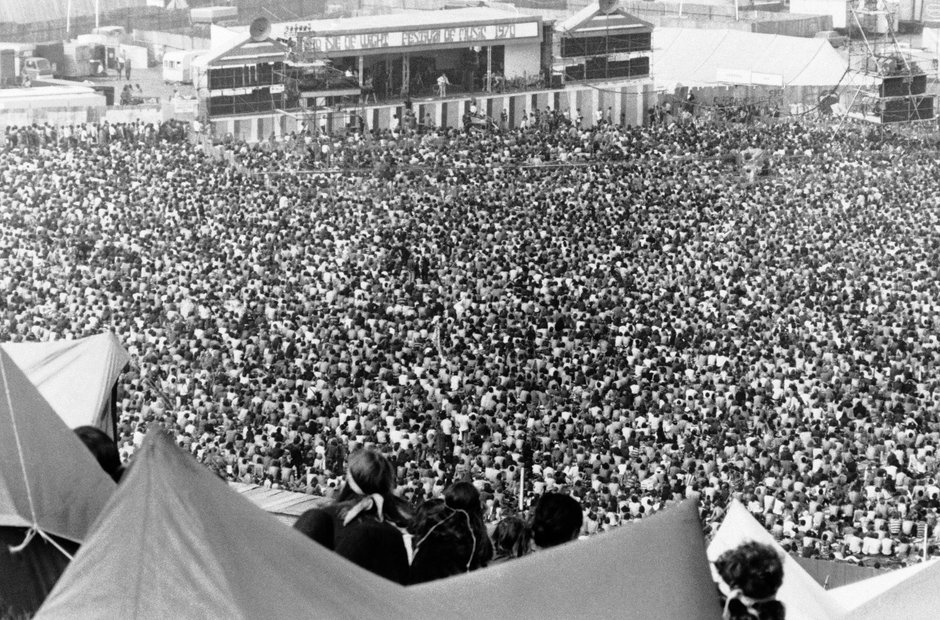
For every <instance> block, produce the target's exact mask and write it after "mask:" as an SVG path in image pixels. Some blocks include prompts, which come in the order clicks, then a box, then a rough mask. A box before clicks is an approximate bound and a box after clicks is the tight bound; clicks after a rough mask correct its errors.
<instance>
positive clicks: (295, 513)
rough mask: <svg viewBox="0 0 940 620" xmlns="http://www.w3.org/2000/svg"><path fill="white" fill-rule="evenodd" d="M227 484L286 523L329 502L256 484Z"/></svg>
mask: <svg viewBox="0 0 940 620" xmlns="http://www.w3.org/2000/svg"><path fill="white" fill-rule="evenodd" d="M229 486H230V487H232V488H233V489H235V490H236V491H238V492H239V493H241V495H242V497H244V498H246V499H249V500H251V503H253V504H254V505H255V506H257V507H258V508H260V509H262V510H264V511H265V512H268V513H271V514H273V515H274V516H275V517H277V518H278V519H280V520H281V521H282V522H284V523H286V524H287V525H293V524H294V521H296V520H297V518H298V517H299V516H300V515H302V514H303V513H305V512H307V511H308V510H310V509H311V508H319V507H320V506H323V505H324V504H328V503H329V502H330V500H328V499H327V498H325V497H322V496H320V495H307V494H306V493H295V492H293V491H284V490H281V489H266V488H264V487H263V486H259V485H257V484H245V483H243V482H230V483H229Z"/></svg>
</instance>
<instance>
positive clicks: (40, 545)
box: [0, 527, 78, 618]
mask: <svg viewBox="0 0 940 620" xmlns="http://www.w3.org/2000/svg"><path fill="white" fill-rule="evenodd" d="M26 531H27V530H26V528H23V527H0V618H7V617H11V618H19V617H20V616H32V615H33V614H34V613H36V610H37V609H39V607H40V605H42V602H43V601H44V600H46V597H47V596H48V595H49V593H50V592H51V591H52V587H53V586H54V585H55V583H56V581H58V580H59V577H60V576H61V575H62V573H63V571H65V567H66V566H68V563H69V559H68V558H67V557H65V556H64V555H63V554H62V552H61V551H59V550H58V549H56V548H55V547H54V546H52V545H51V544H49V543H48V542H46V541H45V540H43V539H42V538H41V537H39V536H34V537H33V539H32V540H31V541H30V543H29V544H28V545H27V546H26V548H25V549H23V550H22V551H20V552H17V553H11V552H10V547H11V546H13V547H15V546H16V545H19V544H21V543H22V542H23V539H24V538H25V536H26ZM55 540H56V542H57V543H58V544H59V545H61V546H62V548H63V549H65V550H66V551H68V552H69V553H70V554H71V555H73V556H74V554H75V553H76V552H77V551H78V544H77V543H74V542H72V541H70V540H65V539H63V538H58V537H56V539H55Z"/></svg>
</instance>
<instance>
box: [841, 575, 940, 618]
mask: <svg viewBox="0 0 940 620" xmlns="http://www.w3.org/2000/svg"><path fill="white" fill-rule="evenodd" d="M938 583H940V560H930V561H929V562H921V563H920V564H914V565H913V566H908V567H906V568H901V569H898V570H894V571H891V572H889V573H885V574H884V575H879V576H877V577H872V578H870V579H865V580H863V581H859V582H856V583H853V584H850V585H847V586H842V587H841V588H836V589H834V590H830V592H829V593H830V595H831V596H832V598H833V600H835V601H836V602H837V603H839V604H840V605H841V606H842V608H843V609H844V610H845V617H846V618H852V619H855V618H858V619H860V620H861V619H866V618H872V619H881V618H888V617H892V618H930V617H935V616H936V613H937V609H938V608H940V590H938V588H937V584H938Z"/></svg>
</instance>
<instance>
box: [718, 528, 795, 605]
mask: <svg viewBox="0 0 940 620" xmlns="http://www.w3.org/2000/svg"><path fill="white" fill-rule="evenodd" d="M712 578H713V579H714V580H715V583H716V584H717V585H718V591H719V592H720V594H721V600H722V603H723V605H724V614H723V616H722V617H723V618H724V619H725V620H784V618H785V617H786V609H785V608H784V605H783V603H781V602H780V601H778V600H777V599H776V595H777V590H779V589H780V586H781V584H783V562H782V560H781V558H780V555H779V554H778V553H777V552H776V551H775V550H774V548H773V547H771V546H770V545H764V544H761V543H758V542H746V543H744V544H741V545H739V546H737V547H735V548H734V549H729V550H728V551H725V552H724V553H722V554H721V555H720V556H718V559H717V560H716V561H715V563H714V564H713V565H712Z"/></svg>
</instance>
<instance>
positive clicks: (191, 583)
mask: <svg viewBox="0 0 940 620" xmlns="http://www.w3.org/2000/svg"><path fill="white" fill-rule="evenodd" d="M380 615H381V616H387V617H392V618H404V617H415V616H419V617H432V616H433V617H447V615H448V608H447V607H445V606H444V604H443V603H438V602H435V601H431V600H422V601H418V600H416V599H415V598H414V597H413V596H411V595H410V594H409V591H408V590H406V589H405V588H404V587H402V586H400V585H398V584H396V583H394V582H391V581H388V580H386V579H383V578H381V577H378V576H376V575H373V574H372V573H369V572H367V571H365V570H363V569H361V568H359V567H358V566H356V565H355V564H353V563H351V562H349V561H347V560H345V559H344V558H342V557H340V556H339V555H336V554H335V553H333V552H332V551H329V550H327V549H326V548H324V547H321V546H320V545H318V544H317V543H315V542H313V541H312V540H310V539H309V538H307V537H305V536H304V535H303V534H301V533H300V532H297V531H295V530H293V529H291V528H289V527H287V526H285V525H284V524H282V523H279V522H278V521H277V519H275V518H273V517H272V516H271V515H268V514H266V513H265V512H263V511H262V510H260V509H258V508H257V507H256V506H254V505H253V504H252V503H251V502H249V501H248V500H246V499H245V498H243V497H241V496H240V495H239V494H238V493H236V492H234V491H232V489H230V488H229V487H228V485H227V484H225V482H223V481H222V480H220V479H218V478H216V477H215V476H213V474H212V473H210V472H209V471H208V470H207V469H206V468H205V467H203V466H202V465H200V464H199V463H198V462H196V460H195V459H193V458H192V457H191V456H190V455H188V454H186V453H185V452H183V451H182V450H180V449H179V448H177V447H176V446H175V445H174V443H173V440H172V439H171V438H170V437H169V436H167V435H166V434H164V433H162V432H160V431H153V432H151V433H150V434H149V435H148V437H147V438H146V440H145V441H144V444H143V446H142V447H141V449H140V450H139V451H138V452H137V454H136V456H135V460H134V464H133V465H132V466H131V468H130V471H129V472H128V473H127V474H126V475H125V479H124V480H122V483H121V485H120V487H119V488H118V490H117V492H116V493H114V495H113V496H112V497H111V500H110V501H109V502H108V505H107V506H106V507H105V509H104V512H103V513H102V515H101V518H100V519H99V520H98V521H97V522H96V524H95V527H94V530H93V532H92V533H91V535H90V536H89V538H88V539H87V540H86V541H85V544H84V545H83V546H82V548H81V549H80V550H79V552H78V554H77V555H76V556H75V559H74V560H73V561H72V563H71V564H70V565H69V568H68V569H67V570H66V571H65V573H64V574H63V575H62V577H61V579H60V580H59V582H58V583H57V584H56V587H55V589H54V590H53V591H52V593H51V594H50V595H49V598H48V599H47V600H46V602H45V604H44V605H43V607H42V608H41V609H40V611H39V614H38V615H37V616H36V617H37V618H76V617H78V618H89V617H96V618H284V617H286V618H371V617H377V616H380Z"/></svg>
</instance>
